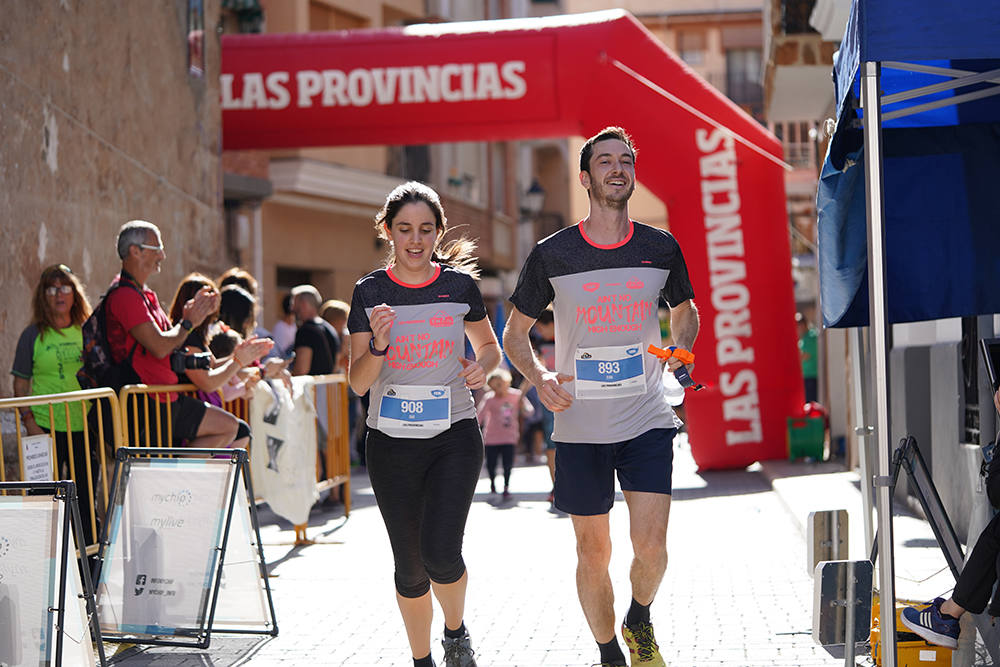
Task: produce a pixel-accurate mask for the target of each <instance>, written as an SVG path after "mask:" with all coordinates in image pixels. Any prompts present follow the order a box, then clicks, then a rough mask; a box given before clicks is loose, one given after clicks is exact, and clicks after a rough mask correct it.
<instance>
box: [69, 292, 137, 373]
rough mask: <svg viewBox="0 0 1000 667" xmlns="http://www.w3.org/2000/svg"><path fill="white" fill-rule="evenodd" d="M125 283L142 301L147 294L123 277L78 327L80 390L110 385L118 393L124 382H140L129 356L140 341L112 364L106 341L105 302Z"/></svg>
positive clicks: (106, 319)
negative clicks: (80, 359) (81, 337)
mask: <svg viewBox="0 0 1000 667" xmlns="http://www.w3.org/2000/svg"><path fill="white" fill-rule="evenodd" d="M125 286H128V287H131V288H132V289H134V290H136V291H137V292H139V294H141V295H142V300H143V301H146V295H145V294H143V293H142V290H141V289H140V288H138V287H137V286H136V285H135V283H133V282H132V281H131V280H127V279H125V278H124V277H122V279H121V280H119V282H118V284H117V285H114V286H113V287H111V288H110V289H109V290H108V291H107V292H106V293H105V294H104V296H103V297H101V302H100V303H99V304H97V308H95V309H94V312H93V313H91V314H90V317H88V318H87V320H86V321H85V322H84V323H83V326H82V327H81V329H82V332H83V355H82V359H83V366H81V367H80V370H78V371H77V372H76V379H77V382H79V383H80V388H81V389H96V388H98V387H111V388H112V389H114V390H115V391H116V392H117V391H119V390H120V389H121V388H122V387H124V386H125V385H127V384H141V383H142V380H141V379H140V378H139V375H138V373H136V372H135V369H134V368H133V367H132V357H133V355H135V348H136V347H137V346H138V345H139V341H136V342H135V344H134V345H132V349H131V350H130V351H129V353H128V356H127V357H126V358H125V359H123V360H122V361H120V362H118V363H115V360H114V357H113V356H112V355H111V344H110V343H109V342H108V315H107V311H106V308H105V304H106V303H107V300H108V297H109V296H110V295H111V293H112V292H113V291H115V290H116V289H118V288H119V287H125ZM147 305H148V303H147Z"/></svg>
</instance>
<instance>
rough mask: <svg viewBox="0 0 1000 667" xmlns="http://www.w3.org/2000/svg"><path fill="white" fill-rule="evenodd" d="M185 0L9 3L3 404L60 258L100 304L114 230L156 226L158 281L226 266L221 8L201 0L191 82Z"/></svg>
mask: <svg viewBox="0 0 1000 667" xmlns="http://www.w3.org/2000/svg"><path fill="white" fill-rule="evenodd" d="M188 6H189V3H188V2H187V1H186V0H175V1H165V0H160V1H159V2H119V1H116V0H89V1H86V2H85V1H84V0H37V1H35V0H33V1H32V2H9V3H4V17H3V21H0V290H2V292H0V293H2V296H0V299H2V308H0V366H2V368H0V396H9V395H11V379H10V375H9V369H10V364H11V361H12V359H13V354H14V347H15V344H16V341H17V337H18V335H19V334H20V332H21V330H22V329H23V328H24V327H25V326H26V325H27V324H28V322H29V319H30V299H31V294H32V291H33V290H34V287H35V284H36V282H37V280H38V276H39V273H40V272H41V270H42V268H44V267H45V266H48V265H49V264H54V263H57V262H62V263H65V264H67V265H69V266H70V267H71V268H72V270H73V271H74V272H75V273H76V274H77V275H78V276H80V277H81V279H82V280H83V281H84V283H85V284H86V286H87V292H88V295H89V297H90V300H91V303H92V304H96V301H97V299H98V297H99V296H100V294H101V293H102V292H103V290H104V289H105V288H106V286H107V285H108V283H109V282H110V281H111V279H112V278H113V277H114V275H115V272H116V270H117V269H118V267H119V266H120V264H119V260H118V258H117V255H116V253H115V250H114V241H115V237H116V234H117V230H118V228H119V227H120V226H121V224H122V223H123V222H125V221H127V220H130V219H133V218H142V219H146V220H149V221H151V222H153V223H155V224H157V225H159V227H160V229H161V231H162V233H163V242H164V244H165V246H166V252H167V258H166V261H165V262H164V263H163V271H162V273H161V274H160V275H157V276H154V277H153V278H152V279H151V280H150V286H151V287H152V288H153V289H155V290H156V291H157V292H158V294H159V295H160V298H161V300H162V301H164V302H165V307H169V302H170V300H171V298H172V297H173V292H174V289H175V287H176V285H177V283H178V282H179V280H180V278H181V277H182V276H183V275H184V274H185V273H187V272H188V271H193V270H200V271H203V272H206V273H208V274H209V275H212V276H215V275H218V273H220V272H221V271H222V270H223V269H225V268H226V264H227V260H226V256H227V253H226V238H225V226H224V224H223V218H222V174H221V169H220V160H219V153H220V145H219V143H220V137H221V127H220V126H221V117H220V111H219V90H218V79H219V77H218V74H219V40H218V37H217V33H216V30H215V27H216V25H217V22H218V19H219V12H220V8H219V0H205V1H204V6H205V8H204V12H205V31H204V33H205V38H204V57H205V72H204V74H203V75H200V76H198V75H194V74H191V73H189V64H188V19H187V11H188Z"/></svg>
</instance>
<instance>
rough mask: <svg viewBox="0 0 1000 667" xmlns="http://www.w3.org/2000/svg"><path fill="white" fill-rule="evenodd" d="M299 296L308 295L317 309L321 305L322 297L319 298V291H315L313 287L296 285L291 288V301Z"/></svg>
mask: <svg viewBox="0 0 1000 667" xmlns="http://www.w3.org/2000/svg"><path fill="white" fill-rule="evenodd" d="M301 295H308V296H309V298H310V299H312V302H313V305H314V306H316V308H319V305H320V304H321V303H323V297H321V296H320V294H319V290H318V289H316V286H315V285H296V286H295V287H293V288H292V299H293V300H294V299H296V298H297V297H299V296H301Z"/></svg>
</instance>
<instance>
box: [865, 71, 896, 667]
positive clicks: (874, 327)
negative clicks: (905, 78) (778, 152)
mask: <svg viewBox="0 0 1000 667" xmlns="http://www.w3.org/2000/svg"><path fill="white" fill-rule="evenodd" d="M881 73H882V72H881V66H880V64H879V63H877V62H871V61H866V62H865V63H864V64H863V65H862V76H861V106H862V108H863V109H864V139H865V194H866V200H867V203H868V301H869V306H868V308H869V311H868V312H869V317H870V319H869V324H870V326H871V331H870V333H871V339H870V343H871V352H872V354H871V360H872V366H871V369H870V370H871V373H872V375H871V378H872V381H871V384H870V386H871V388H872V390H873V392H874V398H875V401H874V404H873V407H874V414H873V416H874V417H875V433H874V436H875V443H876V446H877V448H878V449H877V451H878V456H877V459H878V467H877V470H876V476H875V478H874V484H875V509H876V512H877V514H878V540H879V545H878V550H879V554H880V556H881V558H879V561H878V571H879V591H880V600H881V605H880V621H879V623H880V626H881V628H882V657H883V661H882V664H883V666H884V667H896V580H895V575H894V572H893V570H894V555H893V549H892V543H893V535H892V494H891V491H892V489H891V488H890V486H889V455H890V449H889V447H890V441H889V338H888V335H887V333H888V326H889V309H888V306H887V302H886V296H887V295H886V280H885V275H886V270H885V201H884V199H883V196H884V192H883V189H882V108H881V103H880V100H879V92H880V91H879V82H880V79H881Z"/></svg>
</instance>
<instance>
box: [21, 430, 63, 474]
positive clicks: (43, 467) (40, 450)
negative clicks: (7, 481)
mask: <svg viewBox="0 0 1000 667" xmlns="http://www.w3.org/2000/svg"><path fill="white" fill-rule="evenodd" d="M21 455H22V456H23V457H24V481H25V482H49V481H51V480H53V479H55V477H53V475H52V436H50V435H48V434H46V433H42V434H41V435H26V436H24V437H22V438H21Z"/></svg>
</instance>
